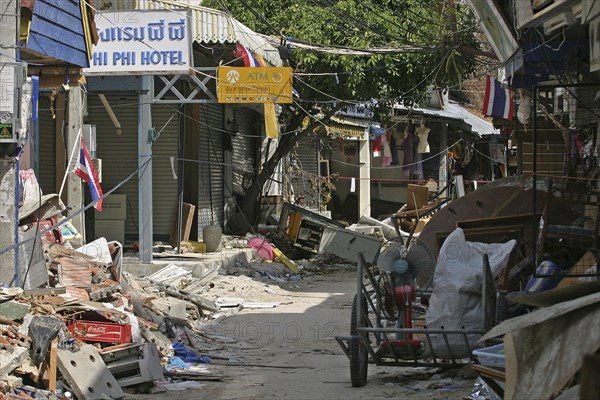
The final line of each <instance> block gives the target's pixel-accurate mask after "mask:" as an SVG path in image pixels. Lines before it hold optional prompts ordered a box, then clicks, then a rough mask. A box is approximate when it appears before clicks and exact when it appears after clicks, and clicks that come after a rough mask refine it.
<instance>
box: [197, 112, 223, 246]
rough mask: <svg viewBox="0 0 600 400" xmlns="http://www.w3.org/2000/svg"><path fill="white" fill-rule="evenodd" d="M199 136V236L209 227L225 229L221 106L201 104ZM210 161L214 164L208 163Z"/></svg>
mask: <svg viewBox="0 0 600 400" xmlns="http://www.w3.org/2000/svg"><path fill="white" fill-rule="evenodd" d="M200 108H201V109H200V117H199V125H200V129H199V132H198V134H199V135H200V137H199V139H198V144H199V153H198V158H199V159H200V160H201V162H200V163H199V164H198V179H199V182H198V237H199V238H201V237H202V231H203V229H204V227H205V226H206V225H213V224H215V225H220V226H221V227H223V221H224V215H223V213H224V207H225V194H224V193H225V191H224V179H225V178H224V176H225V171H224V166H223V161H224V158H223V126H224V115H223V106H222V105H221V104H202V105H200ZM207 160H210V163H209V162H207Z"/></svg>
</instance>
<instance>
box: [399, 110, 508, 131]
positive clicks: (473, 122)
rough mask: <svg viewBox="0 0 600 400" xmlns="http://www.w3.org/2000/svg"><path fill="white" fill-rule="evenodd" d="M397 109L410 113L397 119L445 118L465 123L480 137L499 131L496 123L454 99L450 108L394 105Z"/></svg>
mask: <svg viewBox="0 0 600 400" xmlns="http://www.w3.org/2000/svg"><path fill="white" fill-rule="evenodd" d="M394 108H395V109H396V110H400V112H401V113H404V114H410V117H407V116H401V117H398V116H396V117H394V118H393V119H395V120H407V119H416V118H420V117H424V118H429V119H431V118H436V119H443V120H446V121H449V122H450V121H453V122H454V123H459V124H463V125H464V126H463V129H467V132H471V133H473V134H475V135H476V136H478V137H481V136H482V135H490V134H494V133H498V131H497V130H496V129H495V128H494V125H493V124H492V123H490V122H488V121H486V120H485V119H483V118H481V117H479V116H477V115H475V114H473V113H472V112H470V111H469V110H467V109H466V108H464V107H462V106H461V105H459V104H458V103H456V102H454V101H449V102H448V107H447V108H448V109H447V110H442V109H431V108H408V107H404V106H402V105H396V106H394Z"/></svg>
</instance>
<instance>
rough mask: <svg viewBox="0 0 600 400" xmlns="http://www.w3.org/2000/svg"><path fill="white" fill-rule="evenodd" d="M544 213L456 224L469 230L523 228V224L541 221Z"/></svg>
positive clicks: (490, 218) (489, 218) (465, 220)
mask: <svg viewBox="0 0 600 400" xmlns="http://www.w3.org/2000/svg"><path fill="white" fill-rule="evenodd" d="M541 215H542V213H539V212H538V213H536V214H535V216H534V215H533V213H527V214H515V215H507V216H502V217H488V218H478V219H463V220H460V221H457V222H456V226H457V227H459V228H463V229H467V228H484V227H491V226H502V227H504V226H523V224H526V223H530V222H531V220H532V218H535V219H536V220H539V219H540V216H541Z"/></svg>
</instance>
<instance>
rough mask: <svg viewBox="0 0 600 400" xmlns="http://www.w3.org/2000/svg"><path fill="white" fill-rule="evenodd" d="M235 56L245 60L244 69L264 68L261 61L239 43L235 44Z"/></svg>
mask: <svg viewBox="0 0 600 400" xmlns="http://www.w3.org/2000/svg"><path fill="white" fill-rule="evenodd" d="M233 56H234V57H237V58H241V59H242V60H244V67H264V64H263V65H261V63H260V61H259V60H258V58H256V56H255V55H254V53H252V52H251V51H250V50H249V49H248V48H247V47H246V46H244V45H243V44H241V43H240V42H237V43H236V44H235V51H234V52H233Z"/></svg>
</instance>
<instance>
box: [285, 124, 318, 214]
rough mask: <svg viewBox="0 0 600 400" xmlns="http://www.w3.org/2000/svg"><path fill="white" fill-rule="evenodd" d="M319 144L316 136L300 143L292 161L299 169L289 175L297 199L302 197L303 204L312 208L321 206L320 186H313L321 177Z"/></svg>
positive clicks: (294, 151)
mask: <svg viewBox="0 0 600 400" xmlns="http://www.w3.org/2000/svg"><path fill="white" fill-rule="evenodd" d="M319 142H320V140H319V138H317V137H316V136H314V135H309V136H305V137H303V138H302V139H300V140H299V141H298V145H297V146H296V148H295V149H294V150H293V153H292V157H291V161H292V162H295V163H296V166H297V167H298V168H294V169H292V171H293V172H294V173H291V174H288V179H289V180H290V183H291V185H292V188H293V190H294V196H295V198H296V199H299V198H300V197H302V198H303V199H304V203H302V204H304V205H305V206H307V207H312V208H317V207H318V206H320V204H319V202H320V199H319V192H318V186H314V185H313V184H312V181H314V180H315V177H317V176H319V175H320V173H319V158H320V154H319Z"/></svg>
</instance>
